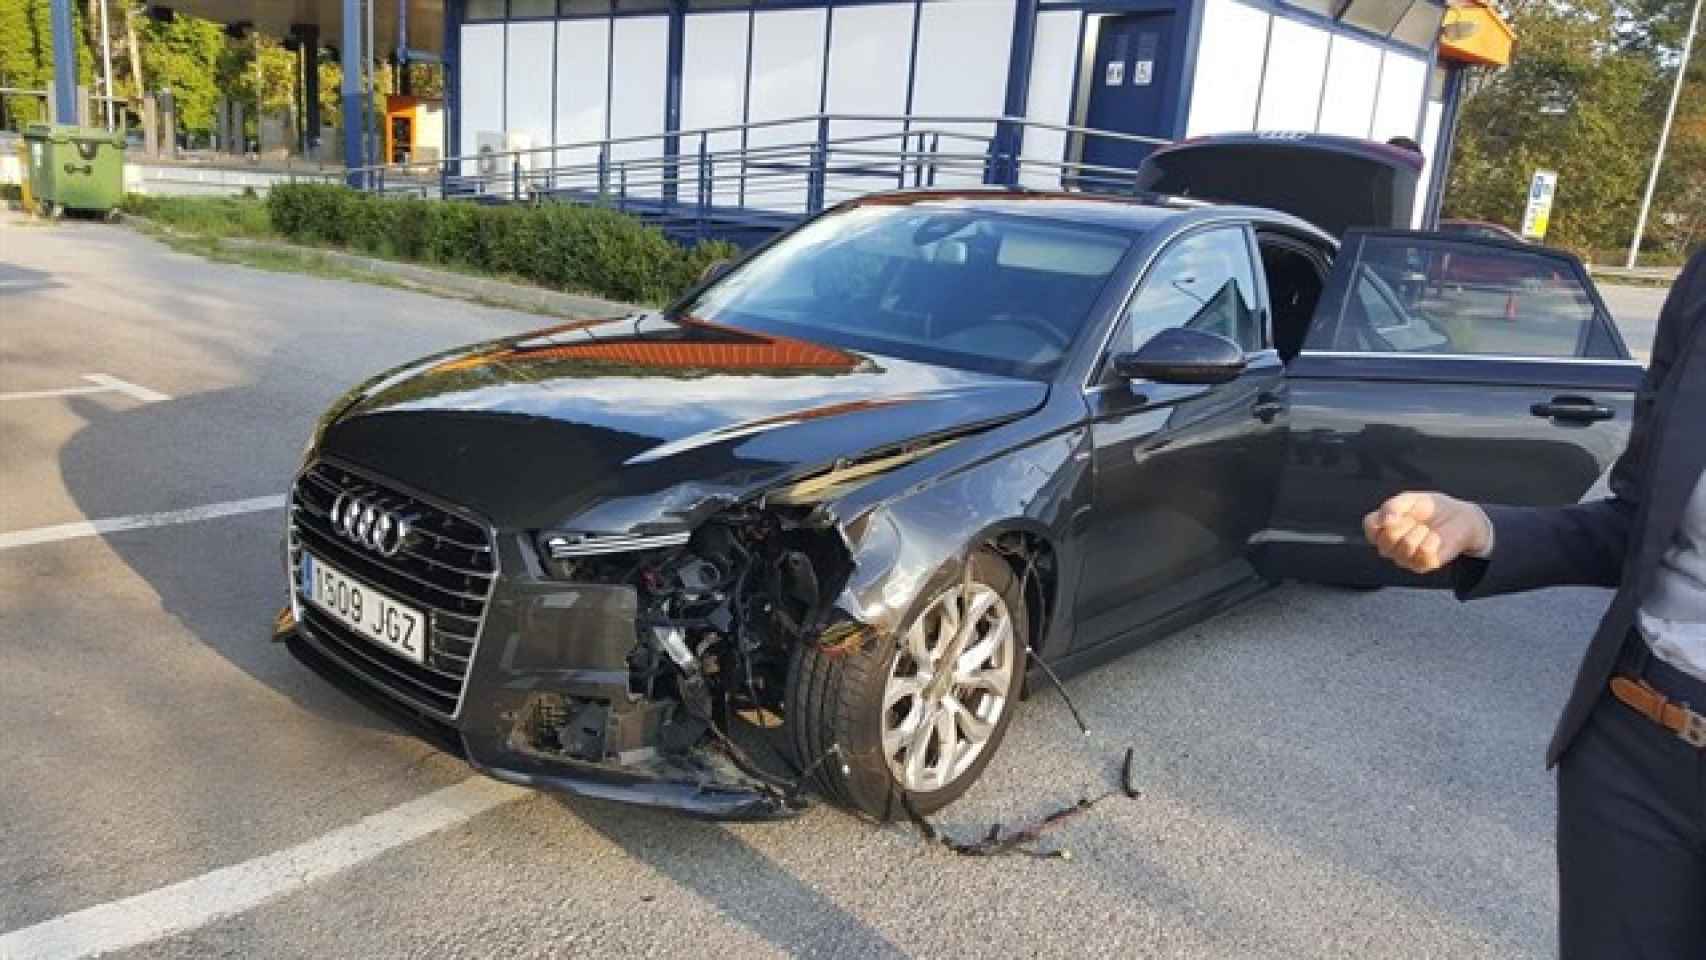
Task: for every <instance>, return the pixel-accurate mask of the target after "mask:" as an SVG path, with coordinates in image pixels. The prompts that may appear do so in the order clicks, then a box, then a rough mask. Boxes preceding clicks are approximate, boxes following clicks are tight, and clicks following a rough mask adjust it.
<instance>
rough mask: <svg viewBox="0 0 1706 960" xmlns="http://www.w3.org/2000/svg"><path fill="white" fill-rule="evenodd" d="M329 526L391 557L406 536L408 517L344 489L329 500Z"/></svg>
mask: <svg viewBox="0 0 1706 960" xmlns="http://www.w3.org/2000/svg"><path fill="white" fill-rule="evenodd" d="M331 520H332V529H333V530H336V531H337V532H338V533H339V534H341V535H342V536H344V537H345V538H346V539H349V540H354V541H355V542H356V543H359V544H361V545H362V546H364V547H366V548H367V549H369V550H373V551H375V552H377V553H379V554H380V555H381V556H386V557H394V556H396V555H397V551H399V550H401V549H403V544H404V542H405V541H407V540H408V539H409V521H408V520H406V519H404V518H402V517H399V516H397V515H396V514H394V513H392V512H391V511H389V510H386V509H385V508H383V507H380V506H378V505H377V504H372V503H368V502H367V501H366V500H363V499H362V498H360V497H352V496H350V495H349V494H347V493H340V494H338V498H337V499H336V500H334V501H332V516H331Z"/></svg>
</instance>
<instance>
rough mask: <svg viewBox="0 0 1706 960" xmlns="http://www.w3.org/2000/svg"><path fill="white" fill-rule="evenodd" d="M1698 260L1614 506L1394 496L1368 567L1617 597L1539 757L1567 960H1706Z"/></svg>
mask: <svg viewBox="0 0 1706 960" xmlns="http://www.w3.org/2000/svg"><path fill="white" fill-rule="evenodd" d="M1703 330H1706V251H1702V252H1701V253H1698V254H1696V255H1695V256H1694V257H1693V258H1692V259H1691V260H1690V261H1689V263H1688V266H1687V267H1686V268H1684V270H1683V272H1682V275H1681V276H1680V277H1678V278H1677V281H1676V284H1675V285H1674V286H1673V287H1672V289H1671V292H1670V296H1669V297H1668V298H1667V299H1666V301H1665V306H1664V310H1663V312H1662V313H1661V314H1660V317H1659V328H1658V334H1657V338H1656V340H1655V341H1654V344H1653V358H1652V363H1651V364H1650V366H1649V367H1648V369H1647V375H1646V379H1645V380H1644V381H1643V382H1642V385H1641V391H1640V394H1639V395H1638V396H1637V398H1636V401H1635V422H1634V425H1633V427H1632V429H1631V431H1630V434H1629V445H1628V447H1627V448H1626V449H1625V450H1624V452H1623V455H1622V457H1620V458H1619V459H1618V461H1617V464H1616V466H1615V467H1613V469H1612V472H1611V496H1610V497H1608V498H1606V499H1604V500H1598V501H1594V502H1589V503H1583V504H1578V505H1575V506H1568V507H1551V508H1532V507H1531V508H1524V507H1504V506H1495V505H1491V504H1487V505H1481V504H1474V503H1468V502H1465V501H1462V500H1457V499H1455V498H1452V497H1450V496H1447V495H1445V494H1443V493H1434V492H1411V493H1401V494H1399V495H1398V496H1396V497H1393V498H1392V499H1391V500H1388V501H1387V502H1386V503H1384V504H1382V505H1381V507H1380V509H1378V510H1376V511H1375V512H1373V513H1371V514H1369V515H1368V516H1367V517H1366V518H1365V519H1364V528H1365V532H1366V533H1367V534H1368V538H1369V540H1370V541H1371V542H1373V543H1374V544H1375V545H1376V546H1377V547H1379V549H1380V552H1381V554H1382V555H1383V556H1385V557H1387V558H1389V559H1391V560H1392V561H1393V562H1394V563H1396V564H1398V565H1399V566H1401V567H1404V568H1405V569H1408V570H1412V571H1415V572H1418V573H1427V572H1432V571H1434V570H1438V569H1440V568H1442V567H1445V566H1448V565H1450V566H1452V568H1453V570H1452V573H1453V576H1454V579H1455V582H1456V585H1457V593H1458V596H1459V597H1460V598H1462V599H1465V600H1467V599H1472V598H1477V597H1487V596H1494V595H1497V594H1503V593H1515V592H1517V591H1522V590H1533V589H1537V588H1540V587H1550V586H1565V585H1585V586H1603V587H1612V588H1615V589H1616V591H1617V593H1616V596H1615V597H1614V598H1613V599H1612V602H1611V608H1610V609H1609V610H1608V611H1607V612H1606V614H1605V617H1604V619H1603V620H1601V621H1600V624H1599V630H1598V632H1597V633H1595V634H1594V638H1593V642H1592V643H1591V644H1589V646H1588V649H1587V655H1586V657H1584V658H1583V660H1582V665H1581V669H1580V672H1579V673H1578V674H1577V675H1576V683H1575V688H1574V689H1573V691H1572V692H1571V694H1570V699H1569V702H1568V704H1567V705H1566V706H1565V708H1564V714H1563V717H1562V718H1561V719H1560V720H1559V721H1558V727H1557V732H1556V733H1555V734H1554V735H1553V738H1552V745H1551V747H1550V748H1549V749H1548V751H1547V754H1546V762H1547V765H1548V766H1549V767H1551V766H1557V767H1558V878H1559V912H1560V918H1559V921H1560V922H1559V933H1560V947H1561V953H1562V955H1563V957H1564V958H1565V960H1580V958H1587V957H1593V958H1634V957H1654V958H1677V960H1682V958H1689V960H1699V958H1703V957H1706V478H1703V476H1702V471H1703V470H1706V332H1703Z"/></svg>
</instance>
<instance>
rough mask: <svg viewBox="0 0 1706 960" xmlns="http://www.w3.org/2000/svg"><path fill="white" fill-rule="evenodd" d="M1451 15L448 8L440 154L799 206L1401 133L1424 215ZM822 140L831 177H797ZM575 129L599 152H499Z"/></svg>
mask: <svg viewBox="0 0 1706 960" xmlns="http://www.w3.org/2000/svg"><path fill="white" fill-rule="evenodd" d="M1452 12H1453V13H1456V12H1458V11H1452ZM1447 13H1448V11H1447V7H1446V6H1445V4H1444V2H1443V0H1107V2H1066V0H1040V2H1039V0H835V2H815V3H814V2H810V0H757V2H748V0H685V2H679V0H677V2H671V0H615V3H614V6H612V5H611V4H610V3H609V2H607V0H461V2H456V0H452V2H451V4H450V7H449V9H447V10H446V15H447V22H446V27H447V30H446V36H445V41H446V48H447V49H446V58H445V59H446V61H447V62H448V63H450V64H452V65H453V73H452V81H451V84H452V108H451V111H450V113H451V121H450V122H451V130H450V131H449V139H450V149H451V150H453V151H454V152H455V153H458V154H461V155H463V156H472V155H479V154H488V155H496V156H499V157H503V158H504V160H503V162H504V164H506V165H507V164H511V163H513V164H514V165H515V166H516V167H517V168H523V167H524V168H525V171H523V172H524V174H525V175H527V176H529V177H531V175H532V173H533V172H534V171H536V170H553V171H555V172H556V174H557V175H558V176H552V177H550V178H549V179H550V180H551V184H552V185H559V186H560V184H559V177H560V178H561V183H575V182H583V183H584V182H586V180H585V178H584V177H581V178H577V177H576V176H575V174H574V172H573V171H576V170H578V171H581V172H582V173H588V172H589V171H591V170H592V169H593V167H594V166H595V165H597V166H598V167H599V171H600V176H601V177H603V180H602V181H601V184H600V185H601V188H604V189H608V190H610V191H621V192H623V193H625V194H626V195H629V196H632V197H636V198H641V197H645V196H647V195H658V194H662V193H665V192H668V193H669V194H670V195H671V196H673V195H674V194H675V191H676V189H677V187H676V186H675V185H672V184H682V183H685V184H688V185H689V186H692V185H695V181H696V178H703V179H698V180H697V186H699V187H701V188H703V190H704V191H706V192H708V193H709V194H710V195H711V196H712V197H714V199H715V201H716V202H717V203H718V204H721V205H726V206H729V207H731V208H737V209H754V208H757V209H765V208H769V209H775V210H782V211H800V210H804V209H815V208H816V207H817V206H819V205H821V204H822V203H824V202H829V203H833V202H835V201H836V200H839V199H843V198H844V197H846V196H851V195H854V194H857V193H862V192H868V191H870V190H873V189H882V188H884V187H885V186H911V185H914V183H922V182H926V180H927V182H928V183H931V184H935V185H942V186H948V185H960V184H963V183H968V182H969V183H976V182H1018V183H1022V184H1024V185H1027V186H1034V187H1041V188H1059V187H1062V186H1067V187H1071V186H1074V185H1075V184H1074V182H1073V181H1074V179H1079V180H1081V181H1088V180H1090V179H1092V176H1091V174H1092V173H1093V172H1095V171H1112V170H1116V169H1130V168H1132V167H1135V166H1136V164H1137V163H1138V162H1139V161H1140V160H1141V159H1142V158H1143V156H1145V155H1146V154H1147V153H1148V152H1149V151H1150V150H1152V149H1153V148H1154V146H1155V144H1156V143H1158V142H1164V141H1172V140H1179V139H1183V138H1188V137H1194V136H1199V135H1204V134H1214V133H1226V132H1234V131H1245V132H1249V131H1258V132H1259V131H1276V132H1278V131H1290V132H1320V133H1331V134H1343V135H1349V136H1354V137H1362V138H1368V139H1373V140H1380V141H1388V140H1391V139H1392V138H1395V137H1404V138H1408V139H1409V140H1412V141H1414V142H1415V143H1416V144H1418V145H1419V146H1420V148H1421V150H1422V152H1423V154H1424V157H1425V158H1426V161H1427V162H1426V167H1425V168H1424V172H1423V182H1422V184H1421V185H1420V187H1419V189H1418V190H1417V203H1416V212H1415V219H1416V222H1418V223H1420V222H1422V221H1423V219H1424V218H1425V217H1426V215H1427V213H1428V208H1429V206H1430V203H1432V204H1437V191H1435V190H1431V189H1429V186H1430V181H1431V179H1432V174H1433V173H1434V172H1435V170H1434V168H1435V164H1434V163H1433V162H1432V161H1433V158H1434V156H1435V155H1436V154H1442V155H1443V153H1444V152H1446V151H1442V149H1441V148H1442V146H1444V145H1445V142H1446V141H1447V140H1448V138H1449V129H1450V124H1451V120H1452V118H1451V114H1452V113H1453V112H1454V110H1453V101H1454V99H1455V90H1456V87H1457V84H1456V82H1455V81H1456V72H1457V71H1456V70H1455V69H1454V68H1455V67H1456V66H1458V65H1459V64H1461V63H1462V62H1464V61H1465V60H1470V61H1471V62H1473V60H1472V58H1468V57H1463V56H1461V55H1459V56H1457V57H1455V58H1454V57H1452V56H1450V55H1449V54H1448V56H1447V57H1446V58H1442V56H1441V36H1442V30H1441V28H1442V23H1443V22H1444V21H1445V20H1446V18H1447ZM1493 19H1494V21H1495V22H1497V21H1496V17H1495V18H1493ZM1499 26H1502V23H1500V24H1499ZM1464 32H1466V31H1462V30H1460V31H1459V33H1460V34H1461V33H1464ZM1446 35H1447V37H1448V44H1449V38H1450V37H1451V36H1452V31H1450V30H1447V31H1446ZM1507 40H1508V34H1507ZM1483 62H1485V61H1483ZM820 116H821V117H827V119H826V120H823V121H821V122H822V123H823V125H824V127H825V129H823V130H818V129H815V127H816V125H817V124H818V123H819V122H820V121H819V120H817V119H816V118H818V117H820ZM1003 116H1006V117H1013V118H1023V120H1024V121H1025V122H1023V123H1013V124H999V123H997V122H995V120H996V118H1000V117H1003ZM802 118H809V119H802ZM1087 130H1096V131H1108V134H1107V135H1098V134H1094V133H1089V132H1087ZM681 131H686V133H682V134H681V135H679V136H675V135H672V134H675V133H677V132H681ZM908 133H911V134H913V135H911V136H908V135H907V134H908ZM1004 138H1005V140H1004ZM599 141H607V143H606V144H605V145H604V146H602V147H597V146H592V145H593V144H595V143H597V142H599ZM820 141H828V142H829V143H830V144H831V145H832V146H831V149H832V150H833V151H834V153H835V158H836V161H837V162H836V163H835V164H834V165H833V166H831V167H830V168H829V171H830V172H828V173H826V174H824V175H823V176H822V177H821V179H820V181H819V182H817V183H813V182H811V181H810V180H809V178H808V179H804V180H802V179H801V178H798V177H791V176H788V175H787V171H788V170H790V169H796V168H797V165H798V162H801V161H803V160H804V159H806V157H807V155H808V154H809V153H810V151H811V149H813V147H814V146H815V145H817V144H818V143H819V142H820ZM569 144H585V145H587V146H583V147H579V148H575V149H558V150H553V151H551V152H549V153H538V154H529V155H525V156H522V157H520V158H515V157H507V156H506V155H505V154H504V151H514V150H523V149H526V148H530V147H531V148H537V147H543V146H547V145H569ZM992 144H995V145H1004V146H1005V147H1006V148H1007V149H1008V151H1009V153H1008V155H1009V156H1015V157H1017V158H1018V162H1017V163H1016V164H1015V166H1016V167H1017V169H1016V170H1013V171H1010V174H1009V176H1008V177H1007V178H1006V179H1000V178H993V177H991V176H990V171H989V169H988V165H987V163H986V160H987V157H988V156H989V154H990V152H991V151H990V146H991V145H992ZM599 153H602V154H604V156H602V157H601V156H597V154H599ZM895 156H906V157H913V158H920V157H928V158H930V160H931V162H930V163H928V164H924V163H918V164H913V165H912V166H911V174H912V175H911V177H910V178H909V177H908V175H907V172H906V171H905V170H904V169H903V170H902V172H901V173H900V175H899V176H895V175H893V174H894V168H893V165H892V164H891V165H890V166H888V167H884V166H882V165H881V164H880V163H878V162H877V161H878V160H879V159H880V158H893V157H895ZM860 157H865V158H868V159H870V161H871V163H870V165H869V166H868V167H861V166H859V165H858V163H857V160H858V158H860ZM701 158H703V159H704V160H705V167H707V168H708V169H699V168H698V164H699V162H700V159H701ZM666 170H667V174H666V172H665V171H666ZM1086 171H1089V172H1086ZM483 172H484V173H486V174H488V175H492V174H497V175H498V176H497V177H496V178H495V179H496V180H497V181H498V182H501V180H502V176H501V175H502V174H504V173H506V172H508V171H507V169H500V168H498V166H497V165H496V164H493V165H492V167H490V168H487V169H486V170H484V171H483ZM926 172H927V174H928V175H927V177H926ZM588 175H590V174H588ZM529 182H530V184H532V181H531V179H530V181H529ZM1080 185H1081V184H1080ZM686 189H687V187H682V188H681V190H682V191H683V192H685V191H686ZM814 190H815V191H817V192H818V195H817V196H815V197H814V196H812V191H814Z"/></svg>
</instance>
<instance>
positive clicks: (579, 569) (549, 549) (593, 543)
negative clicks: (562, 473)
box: [539, 531, 691, 582]
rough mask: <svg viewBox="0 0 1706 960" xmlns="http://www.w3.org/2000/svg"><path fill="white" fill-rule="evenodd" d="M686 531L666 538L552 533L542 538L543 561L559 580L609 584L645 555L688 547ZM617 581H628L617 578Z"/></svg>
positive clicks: (551, 573) (540, 556)
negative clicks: (613, 576)
mask: <svg viewBox="0 0 1706 960" xmlns="http://www.w3.org/2000/svg"><path fill="white" fill-rule="evenodd" d="M690 536H691V535H690V534H689V533H688V532H686V531H681V532H678V533H665V534H600V533H576V532H567V531H565V532H548V533H542V534H540V535H539V559H540V560H541V561H542V562H543V563H544V565H545V570H546V572H548V573H549V574H550V575H551V576H552V577H555V578H556V579H559V580H587V579H593V580H597V581H601V582H602V581H605V580H608V579H610V578H611V577H610V573H611V571H613V570H617V569H621V568H626V567H629V566H632V565H633V562H634V561H635V560H636V559H638V558H640V557H641V556H643V555H646V554H649V553H651V552H652V551H655V550H667V549H671V548H675V547H680V546H682V545H683V544H685V543H687V541H688V539H689V537H690ZM617 579H625V578H622V577H617Z"/></svg>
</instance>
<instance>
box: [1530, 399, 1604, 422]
mask: <svg viewBox="0 0 1706 960" xmlns="http://www.w3.org/2000/svg"><path fill="white" fill-rule="evenodd" d="M1528 412H1529V413H1532V414H1534V415H1535V416H1537V417H1545V418H1547V419H1548V420H1569V421H1571V422H1573V423H1593V422H1594V421H1596V420H1610V419H1611V418H1612V417H1615V416H1617V411H1616V410H1613V409H1611V408H1610V407H1608V406H1606V405H1605V404H1603V403H1598V402H1596V401H1595V400H1594V399H1593V398H1592V397H1577V396H1561V397H1553V398H1552V399H1551V400H1550V401H1548V402H1546V403H1537V404H1535V405H1534V406H1532V407H1529V408H1528Z"/></svg>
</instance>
